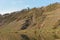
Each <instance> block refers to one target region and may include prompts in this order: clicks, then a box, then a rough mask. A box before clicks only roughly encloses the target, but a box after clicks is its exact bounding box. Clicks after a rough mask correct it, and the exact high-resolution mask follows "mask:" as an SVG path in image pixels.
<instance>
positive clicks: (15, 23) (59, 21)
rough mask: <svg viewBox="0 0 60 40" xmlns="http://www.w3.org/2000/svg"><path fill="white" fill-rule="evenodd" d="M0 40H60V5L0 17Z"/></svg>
mask: <svg viewBox="0 0 60 40" xmlns="http://www.w3.org/2000/svg"><path fill="white" fill-rule="evenodd" d="M0 40H60V3H54V4H50V5H48V6H46V7H41V8H32V9H29V8H28V9H23V10H22V11H17V12H12V13H10V14H4V15H0Z"/></svg>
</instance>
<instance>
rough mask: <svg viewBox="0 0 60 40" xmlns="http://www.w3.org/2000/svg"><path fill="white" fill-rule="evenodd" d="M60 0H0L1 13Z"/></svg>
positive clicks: (45, 4) (59, 0)
mask: <svg viewBox="0 0 60 40" xmlns="http://www.w3.org/2000/svg"><path fill="white" fill-rule="evenodd" d="M55 2H60V0H0V14H4V13H9V12H13V11H19V10H21V9H25V8H27V7H30V8H33V7H41V6H47V5H49V4H52V3H55Z"/></svg>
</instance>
